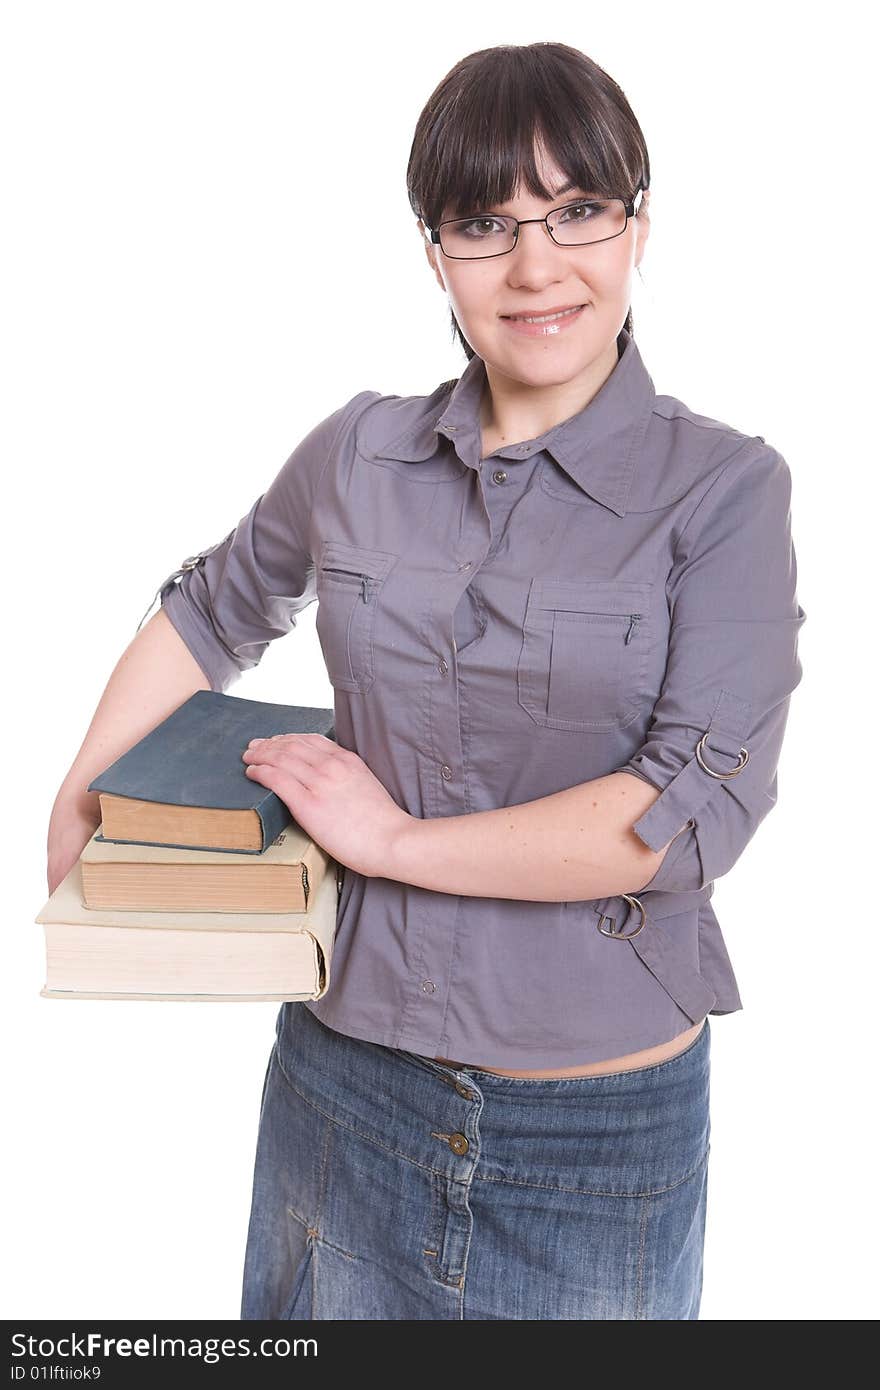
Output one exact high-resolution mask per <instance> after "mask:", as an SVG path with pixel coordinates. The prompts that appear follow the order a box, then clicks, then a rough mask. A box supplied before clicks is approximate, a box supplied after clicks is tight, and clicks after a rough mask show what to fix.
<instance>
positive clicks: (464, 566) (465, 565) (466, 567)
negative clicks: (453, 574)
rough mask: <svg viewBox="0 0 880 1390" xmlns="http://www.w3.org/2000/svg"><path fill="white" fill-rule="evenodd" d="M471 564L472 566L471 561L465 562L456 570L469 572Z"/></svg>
mask: <svg viewBox="0 0 880 1390" xmlns="http://www.w3.org/2000/svg"><path fill="white" fill-rule="evenodd" d="M472 564H473V561H472V560H465V562H464V564H462V565H459V567H458V568H459V569H460V570H469V569H470V567H471V565H472Z"/></svg>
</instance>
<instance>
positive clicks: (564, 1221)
mask: <svg viewBox="0 0 880 1390" xmlns="http://www.w3.org/2000/svg"><path fill="white" fill-rule="evenodd" d="M709 1053H710V1034H709V1020H708V1018H707V1019H706V1020H705V1022H704V1024H703V1027H702V1029H701V1031H700V1033H699V1034H698V1035H697V1037H696V1038H695V1039H694V1041H693V1042H692V1043H690V1044H689V1045H688V1047H687V1048H686V1049H685V1050H684V1051H683V1052H680V1053H678V1054H677V1055H676V1056H674V1057H670V1058H668V1059H667V1060H666V1061H663V1062H659V1063H656V1064H655V1065H653V1066H647V1067H638V1068H631V1069H629V1070H626V1071H616V1072H610V1073H607V1074H605V1075H601V1076H587V1077H573V1078H569V1079H540V1080H532V1079H527V1078H517V1077H504V1076H496V1075H495V1074H494V1073H492V1072H487V1071H481V1070H479V1069H477V1068H474V1067H467V1066H465V1067H461V1068H455V1067H450V1066H447V1065H444V1064H442V1063H440V1062H435V1061H433V1060H432V1059H430V1058H428V1057H422V1056H419V1055H418V1054H417V1053H414V1052H406V1051H402V1050H400V1049H397V1048H389V1047H384V1046H382V1045H380V1044H378V1043H372V1042H365V1041H362V1040H361V1039H358V1038H352V1037H349V1036H348V1035H346V1034H343V1033H339V1032H337V1031H336V1030H334V1029H331V1028H329V1027H328V1026H327V1025H326V1024H324V1023H322V1022H320V1020H319V1019H318V1018H316V1016H315V1015H314V1014H313V1013H312V1011H311V1010H310V1009H309V1008H308V1006H307V1005H306V1004H305V1003H303V1002H290V1003H285V1004H282V1006H281V1008H280V1010H279V1013H278V1018H277V1022H276V1037H275V1042H274V1044H273V1047H272V1051H271V1054H270V1057H269V1064H268V1068H267V1071H266V1076H265V1081H264V1085H263V1096H262V1103H261V1108H260V1119H259V1129H258V1134H257V1147H256V1160H255V1169H254V1180H253V1192H252V1197H251V1209H250V1222H249V1226H248V1235H247V1248H246V1251H245V1260H244V1277H243V1287H242V1300H241V1317H242V1318H243V1319H247V1320H251V1319H264V1318H265V1319H293V1320H299V1319H339V1318H345V1319H379V1320H397V1319H412V1318H417V1319H445V1318H456V1319H458V1318H470V1319H474V1318H476V1319H506V1320H511V1319H520V1318H523V1319H536V1318H540V1319H544V1318H548V1319H549V1318H552V1319H574V1318H603V1319H616V1318H662V1319H667V1318H669V1319H671V1318H683V1319H684V1318H691V1319H695V1318H697V1317H698V1316H699V1306H700V1295H701V1290H702V1275H703V1238H704V1231H705V1221H706V1191H707V1176H708V1158H709V1147H710V1145H709V1130H710V1123H709Z"/></svg>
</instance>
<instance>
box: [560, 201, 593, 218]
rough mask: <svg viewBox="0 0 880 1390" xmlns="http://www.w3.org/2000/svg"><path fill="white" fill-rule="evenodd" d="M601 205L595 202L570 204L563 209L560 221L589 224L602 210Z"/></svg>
mask: <svg viewBox="0 0 880 1390" xmlns="http://www.w3.org/2000/svg"><path fill="white" fill-rule="evenodd" d="M602 206H603V205H602V204H601V203H596V202H589V203H587V202H583V203H570V204H569V206H568V207H566V208H563V209H562V212H561V220H562V221H565V222H589V221H590V219H591V218H592V217H594V216H595V215H596V214H597V213H598V212H601V210H602Z"/></svg>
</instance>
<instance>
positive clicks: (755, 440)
mask: <svg viewBox="0 0 880 1390" xmlns="http://www.w3.org/2000/svg"><path fill="white" fill-rule="evenodd" d="M725 438H726V436H725ZM723 443H724V439H719V441H718V443H717V444H716V446H715V448H714V449H713V450H712V452H711V454H710V455H709V460H710V464H711V460H712V459H713V458H714V457H715V455H716V454H717V453H718V452H719V450H720V449H721V446H722V444H723ZM754 444H762V445H763V446H764V448H765V449H769V448H772V446H770V445H768V444H766V443H765V441H764V439H763V438H762V437H761V435H759V434H753V435H746V436H745V437H744V438H743V441H742V443H741V444H740V446H739V448H738V449H735V450H734V452H733V453H732V454H731V456H730V458H729V459H728V460H727V464H726V465H725V467H723V468H722V469H721V471H720V472H719V473H718V475H717V476H716V477H714V478H713V479H712V481H711V483H710V484H709V486H708V487H707V488H706V490H705V491H704V492H703V493H701V495H700V498H699V500H698V501H697V504H696V506H695V507H694V509H693V511H692V512H691V514H690V516H689V517H688V519H687V521H686V522H685V524H684V526H683V527H682V528H681V531H680V532H679V537H678V540H679V544H681V541H682V539H683V537H684V536H685V534H686V533H687V531H688V530H689V529H690V526H691V522H692V521H693V519H694V517H695V516H696V515H697V512H698V511H699V510H700V509H701V507H702V506H703V504H704V503H705V502H706V500H707V498H708V497H709V494H710V493H711V492H714V490H715V488H716V487H717V486H718V484H719V483H720V482H721V480H722V479H723V478H726V477H727V475H728V471H729V469H730V466H731V464H732V463H733V462H734V460H736V459H739V457H740V455H741V454H742V453H743V452H744V451H745V450H746V449H747V448H748V447H749V445H754ZM773 452H774V453H775V452H776V451H775V450H773ZM710 471H711V469H710Z"/></svg>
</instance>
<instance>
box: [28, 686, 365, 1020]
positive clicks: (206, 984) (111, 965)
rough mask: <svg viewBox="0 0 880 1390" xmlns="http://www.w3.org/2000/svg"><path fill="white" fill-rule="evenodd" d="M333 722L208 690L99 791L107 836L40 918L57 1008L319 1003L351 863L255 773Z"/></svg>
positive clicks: (94, 842)
mask: <svg viewBox="0 0 880 1390" xmlns="http://www.w3.org/2000/svg"><path fill="white" fill-rule="evenodd" d="M280 733H319V734H323V735H325V737H328V738H332V737H333V736H334V730H333V711H332V710H327V709H313V708H310V707H308V706H299V705H275V704H268V703H266V702H265V701H261V700H242V699H239V698H236V697H232V696H229V695H224V694H222V693H220V692H218V691H210V690H199V691H197V692H196V693H195V694H194V695H193V696H191V697H190V699H189V700H187V701H185V702H184V703H183V704H182V705H180V706H179V708H178V709H176V710H174V712H173V713H172V714H171V715H169V716H168V718H167V719H165V720H164V721H163V722H162V723H161V724H158V725H157V726H156V728H155V729H153V730H151V732H150V733H149V734H147V735H146V737H145V738H143V739H141V740H140V742H139V743H137V744H135V746H134V747H133V748H131V749H129V750H128V752H126V753H124V754H123V755H122V757H120V758H118V759H117V760H116V762H114V763H111V765H110V766H109V767H108V768H105V770H104V771H103V772H102V773H101V774H100V775H99V776H98V777H96V778H95V779H94V780H93V781H92V782H90V783H89V791H97V792H98V800H99V803H100V807H101V825H100V826H99V828H98V830H97V831H96V833H95V834H94V835H93V836H92V838H91V839H90V840H89V842H88V844H87V845H86V846H85V848H84V849H83V851H82V854H81V855H80V856H79V859H78V860H77V861H76V862H75V863H74V865H73V866H72V868H71V870H70V872H69V873H68V874H67V875H66V876H65V878H64V879H63V880H62V881H61V882H60V883H59V884H58V885H57V887H56V888H55V890H54V892H53V893H52V894H51V895H50V897H49V899H48V901H47V902H46V903H45V905H44V906H43V908H42V909H41V910H40V912H39V913H38V915H37V917H36V919H35V920H36V922H38V923H41V924H42V925H43V929H44V932H45V940H46V983H45V986H44V987H43V989H41V990H40V994H41V995H42V996H43V997H44V998H47V999H181V1000H183V999H186V1000H229V1001H232V1000H260V999H263V1000H273V999H274V1000H286V999H293V1000H298V999H319V998H320V997H321V996H322V995H323V994H324V993H326V990H327V988H328V985H329V982H330V966H331V961H332V956H333V942H334V939H335V934H336V912H337V905H338V901H339V893H340V891H341V887H342V872H343V870H342V866H341V865H339V864H338V863H337V862H336V861H335V860H334V859H332V858H331V857H330V856H329V855H328V854H327V853H326V851H325V850H324V849H322V848H321V846H320V845H317V844H316V843H315V842H314V840H312V839H310V838H309V836H307V835H306V834H305V832H304V831H303V830H302V829H301V828H300V827H299V826H298V825H297V824H296V823H295V822H294V821H293V819H292V817H291V815H290V811H289V809H288V807H287V806H286V805H285V803H284V802H283V801H282V800H281V799H280V797H278V796H277V795H276V794H275V793H274V792H272V791H270V790H269V788H267V787H265V786H263V784H262V783H261V782H258V781H256V780H255V779H253V778H250V777H248V776H247V774H246V772H245V768H246V766H247V764H246V763H244V762H242V758H241V755H242V753H243V752H244V750H245V748H246V747H247V745H248V743H249V742H250V740H251V739H252V738H269V737H271V736H272V735H273V734H280Z"/></svg>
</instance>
